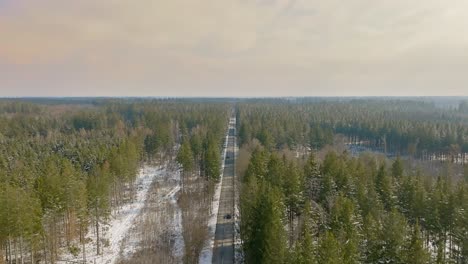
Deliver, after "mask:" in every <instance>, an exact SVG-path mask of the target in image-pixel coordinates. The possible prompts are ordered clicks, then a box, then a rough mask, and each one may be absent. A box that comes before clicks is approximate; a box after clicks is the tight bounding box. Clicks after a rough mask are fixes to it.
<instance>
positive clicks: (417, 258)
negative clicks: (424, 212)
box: [404, 222, 430, 264]
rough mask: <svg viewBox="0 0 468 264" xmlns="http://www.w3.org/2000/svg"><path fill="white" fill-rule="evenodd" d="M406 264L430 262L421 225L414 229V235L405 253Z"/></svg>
mask: <svg viewBox="0 0 468 264" xmlns="http://www.w3.org/2000/svg"><path fill="white" fill-rule="evenodd" d="M404 253H405V254H404V256H405V260H404V262H405V263H414V264H425V263H428V262H429V260H430V255H429V252H427V250H426V249H425V248H424V245H423V240H422V237H421V232H420V227H419V223H418V222H416V224H415V226H414V227H413V233H412V235H411V238H410V239H409V241H408V244H407V246H406V248H405V252H404Z"/></svg>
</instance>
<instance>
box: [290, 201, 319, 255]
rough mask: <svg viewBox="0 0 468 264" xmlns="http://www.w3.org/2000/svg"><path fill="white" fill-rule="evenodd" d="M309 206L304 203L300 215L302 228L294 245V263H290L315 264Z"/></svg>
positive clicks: (307, 203)
mask: <svg viewBox="0 0 468 264" xmlns="http://www.w3.org/2000/svg"><path fill="white" fill-rule="evenodd" d="M310 210H311V204H310V202H309V201H306V202H305V204H304V209H303V212H302V215H301V219H302V226H301V230H300V232H299V240H298V241H297V242H296V245H295V252H294V258H293V259H294V261H293V262H292V263H297V264H315V263H316V261H317V260H316V256H315V246H314V241H313V237H312V226H311V222H310V221H311V212H310Z"/></svg>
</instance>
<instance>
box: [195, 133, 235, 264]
mask: <svg viewBox="0 0 468 264" xmlns="http://www.w3.org/2000/svg"><path fill="white" fill-rule="evenodd" d="M228 139H229V128H228V133H227V134H226V139H225V141H224V147H223V154H222V163H221V177H220V181H219V183H217V184H216V186H215V193H214V197H213V202H212V203H211V215H210V219H209V220H208V229H209V230H208V232H209V233H208V240H207V241H206V242H205V247H204V248H203V249H202V251H201V253H200V258H199V261H198V263H200V264H208V263H211V261H212V258H213V247H214V240H215V232H216V220H217V217H218V209H219V199H220V197H221V186H222V184H223V172H224V164H225V162H226V152H227V144H228Z"/></svg>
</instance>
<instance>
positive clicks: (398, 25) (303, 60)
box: [0, 0, 468, 95]
mask: <svg viewBox="0 0 468 264" xmlns="http://www.w3.org/2000/svg"><path fill="white" fill-rule="evenodd" d="M467 8H468V3H467V2H466V1H462V0H452V1H450V2H447V1H442V0H425V1H422V0H421V1H419V0H418V1H406V0H394V1H371V0H350V1H339V0H328V1H324V0H256V1H248V0H224V1H212V0H170V1H168V0H158V1H153V0H151V1H150V0H141V1H137V2H135V1H125V0H102V1H94V0H80V1H60V0H42V1H26V0H6V1H3V5H0V36H1V45H0V65H2V68H5V69H7V71H2V72H1V73H0V95H2V94H5V95H7V94H15V92H17V91H22V92H23V93H24V94H23V95H27V94H28V92H31V93H33V92H34V90H33V89H29V90H28V86H33V85H35V84H40V87H41V88H40V89H43V90H44V91H47V92H46V93H48V94H51V95H52V94H53V93H55V92H57V91H65V93H66V89H65V90H64V89H61V90H60V89H57V87H80V86H86V87H93V88H92V89H91V88H90V89H89V90H86V89H84V90H83V91H86V92H87V93H91V95H92V93H93V92H94V93H96V91H98V92H99V93H101V94H112V93H122V94H123V93H127V92H129V90H128V89H127V88H128V87H135V86H138V87H139V88H132V89H131V90H130V91H132V92H134V93H137V95H146V94H148V93H150V95H158V94H164V93H168V92H174V93H177V94H179V95H183V93H191V92H190V91H191V90H190V89H191V88H190V87H195V88H196V89H198V91H200V95H209V94H210V93H223V91H220V90H219V87H220V86H223V87H238V88H237V89H236V92H237V93H239V94H248V93H252V92H256V93H259V94H262V93H270V91H269V89H277V90H278V92H277V93H278V95H280V94H282V95H287V94H286V93H287V92H290V93H295V95H300V94H304V95H314V94H320V93H322V90H321V89H320V87H327V91H332V92H333V93H335V94H339V93H340V92H341V93H345V92H346V91H345V87H353V89H355V90H356V93H363V94H366V93H368V92H372V91H373V92H375V93H379V94H385V93H387V94H389V93H392V92H394V91H395V89H394V88H389V87H394V86H397V87H416V88H415V89H417V90H416V91H417V92H418V91H419V93H423V92H424V93H425V90H424V89H429V88H430V89H433V91H434V92H437V85H443V83H444V81H445V82H446V83H452V84H454V85H453V86H454V87H459V86H460V84H462V83H463V82H466V81H468V79H467V77H465V74H464V72H466V71H467V70H468V58H467V54H468V51H467V49H466V47H468V32H467V31H468V19H467V18H465V15H464V13H463V11H464V10H467ZM431 80H433V81H432V82H431ZM7 86H8V87H21V89H19V90H18V89H16V90H13V89H11V88H8V90H7V89H6V88H5V87H7ZM161 87H164V88H161ZM167 87H174V89H170V90H166V89H167ZM242 87H245V89H243V88H242ZM311 87H312V88H311ZM314 87H315V88H314ZM428 87H429V88H428ZM285 88H287V89H285ZM47 89H48V90H47ZM454 89H455V90H453V93H463V92H465V93H466V91H464V90H463V89H461V88H454ZM253 90H255V91H253ZM397 90H398V89H397ZM36 91H37V89H36ZM275 92H276V91H275ZM401 92H402V93H404V92H405V89H404V88H402V89H401ZM64 95H66V94H64Z"/></svg>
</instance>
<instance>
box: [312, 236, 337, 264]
mask: <svg viewBox="0 0 468 264" xmlns="http://www.w3.org/2000/svg"><path fill="white" fill-rule="evenodd" d="M317 257H318V263H320V264H341V263H343V256H342V253H341V246H340V243H339V241H338V240H337V239H336V238H335V236H334V235H333V233H331V232H329V231H325V234H323V235H322V236H321V239H320V243H319V247H318V250H317Z"/></svg>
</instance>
